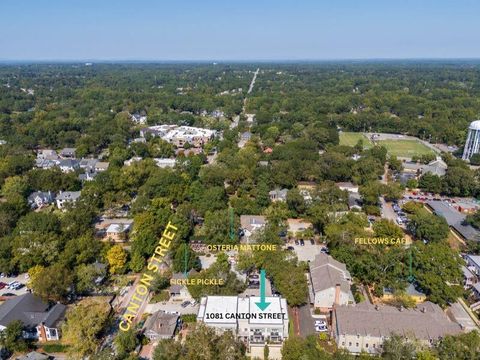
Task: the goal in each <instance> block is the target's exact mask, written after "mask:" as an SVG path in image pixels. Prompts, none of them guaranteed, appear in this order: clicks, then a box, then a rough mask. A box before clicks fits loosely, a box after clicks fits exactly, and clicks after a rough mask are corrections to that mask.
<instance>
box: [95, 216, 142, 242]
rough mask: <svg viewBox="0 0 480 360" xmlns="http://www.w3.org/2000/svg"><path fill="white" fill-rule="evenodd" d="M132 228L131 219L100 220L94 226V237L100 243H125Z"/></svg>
mask: <svg viewBox="0 0 480 360" xmlns="http://www.w3.org/2000/svg"><path fill="white" fill-rule="evenodd" d="M132 227H133V219H128V218H102V220H101V221H100V222H98V223H96V224H95V235H96V236H97V237H99V238H100V239H101V240H102V241H113V242H125V241H127V240H128V234H129V233H130V231H131V230H132Z"/></svg>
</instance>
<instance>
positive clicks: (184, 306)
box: [181, 301, 191, 308]
mask: <svg viewBox="0 0 480 360" xmlns="http://www.w3.org/2000/svg"><path fill="white" fill-rule="evenodd" d="M190 304H191V302H190V301H184V302H183V303H182V305H181V306H182V308H186V307H187V306H188V305H190Z"/></svg>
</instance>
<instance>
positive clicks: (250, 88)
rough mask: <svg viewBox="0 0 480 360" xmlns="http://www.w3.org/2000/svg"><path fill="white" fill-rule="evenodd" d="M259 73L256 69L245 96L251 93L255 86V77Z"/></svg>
mask: <svg viewBox="0 0 480 360" xmlns="http://www.w3.org/2000/svg"><path fill="white" fill-rule="evenodd" d="M259 71H260V69H257V70H256V71H255V72H254V73H253V79H252V82H251V83H250V87H249V88H248V91H247V94H250V93H251V92H252V91H253V87H254V86H255V80H257V75H258V72H259Z"/></svg>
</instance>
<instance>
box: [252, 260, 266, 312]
mask: <svg viewBox="0 0 480 360" xmlns="http://www.w3.org/2000/svg"><path fill="white" fill-rule="evenodd" d="M265 280H266V278H265V270H263V269H262V270H260V302H257V303H255V305H257V306H258V308H259V309H260V310H262V311H265V309H266V308H267V307H268V306H269V305H270V303H269V302H266V301H265Z"/></svg>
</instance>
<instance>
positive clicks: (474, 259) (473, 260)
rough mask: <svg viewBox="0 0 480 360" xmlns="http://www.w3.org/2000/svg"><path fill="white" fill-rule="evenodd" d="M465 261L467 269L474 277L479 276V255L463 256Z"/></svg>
mask: <svg viewBox="0 0 480 360" xmlns="http://www.w3.org/2000/svg"><path fill="white" fill-rule="evenodd" d="M465 261H466V262H467V267H468V269H469V270H470V271H472V272H473V273H474V274H475V275H477V276H480V255H470V254H467V255H465Z"/></svg>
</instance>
